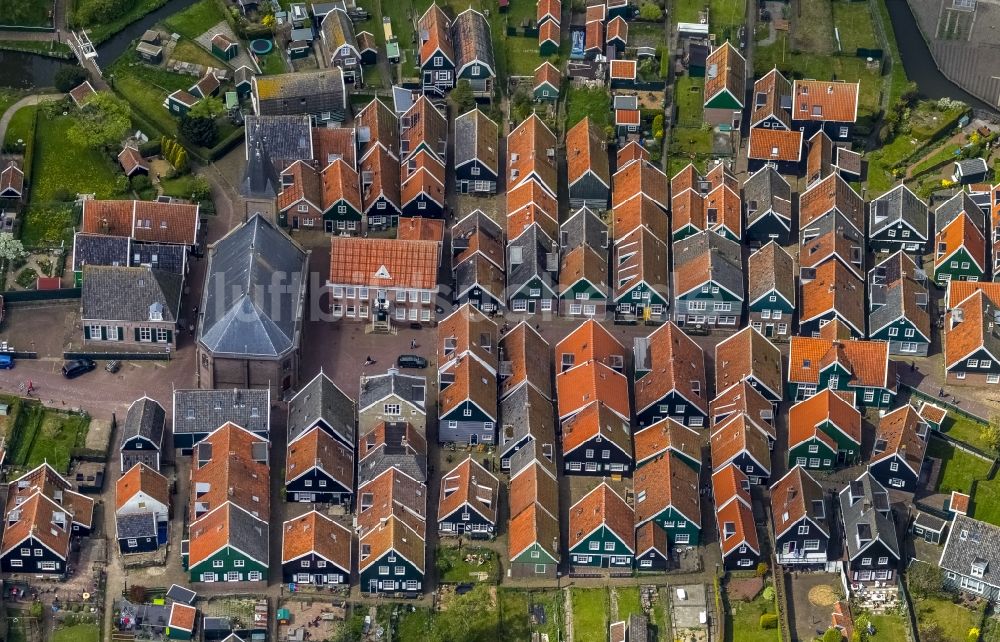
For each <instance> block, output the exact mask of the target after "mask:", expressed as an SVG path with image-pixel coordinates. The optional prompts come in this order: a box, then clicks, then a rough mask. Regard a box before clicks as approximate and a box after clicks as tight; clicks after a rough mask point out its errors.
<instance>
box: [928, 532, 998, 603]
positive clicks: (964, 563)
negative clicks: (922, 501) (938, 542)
mask: <svg viewBox="0 0 1000 642" xmlns="http://www.w3.org/2000/svg"><path fill="white" fill-rule="evenodd" d="M940 566H941V568H943V569H944V570H946V571H951V572H953V573H957V574H959V575H965V576H969V577H973V575H972V568H973V566H977V567H979V568H982V569H983V570H982V577H981V578H979V577H977V578H976V579H982V581H983V582H986V583H987V584H989V585H990V586H1000V527H998V526H994V525H993V524H988V523H986V522H981V521H979V520H978V519H972V518H971V517H966V516H965V515H958V516H956V517H955V521H954V522H952V525H951V531H950V532H949V533H948V540H947V541H946V542H945V544H944V550H943V551H942V552H941V562H940ZM984 566H985V568H983V567H984Z"/></svg>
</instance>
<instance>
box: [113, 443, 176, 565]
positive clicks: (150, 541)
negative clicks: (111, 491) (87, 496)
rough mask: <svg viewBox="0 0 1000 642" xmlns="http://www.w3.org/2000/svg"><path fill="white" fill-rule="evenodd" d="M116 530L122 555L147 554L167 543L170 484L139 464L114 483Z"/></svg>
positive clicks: (155, 472)
mask: <svg viewBox="0 0 1000 642" xmlns="http://www.w3.org/2000/svg"><path fill="white" fill-rule="evenodd" d="M115 531H116V539H117V540H118V550H119V552H121V554H122V555H128V554H133V553H148V552H151V551H155V550H156V549H157V548H159V547H160V545H162V544H166V543H167V538H168V536H169V533H170V483H169V482H168V481H167V478H166V477H164V476H163V475H161V474H160V473H159V472H157V471H156V470H155V469H153V468H150V467H149V466H147V465H146V464H143V463H138V464H135V465H134V466H132V468H130V469H129V470H128V471H126V472H124V473H122V476H121V477H119V478H118V481H117V482H115Z"/></svg>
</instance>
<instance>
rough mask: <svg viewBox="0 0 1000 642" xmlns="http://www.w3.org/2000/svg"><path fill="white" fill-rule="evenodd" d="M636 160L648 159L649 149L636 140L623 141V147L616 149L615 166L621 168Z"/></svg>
mask: <svg viewBox="0 0 1000 642" xmlns="http://www.w3.org/2000/svg"><path fill="white" fill-rule="evenodd" d="M636 160H641V161H648V160H649V150H647V149H646V148H645V147H643V146H642V145H640V144H639V143H638V142H637V141H634V140H630V141H629V142H627V143H625V146H624V147H622V148H620V149H619V150H618V158H617V163H616V164H615V167H617V168H618V169H621V168H623V167H625V166H626V165H628V164H629V163H631V162H632V161H636Z"/></svg>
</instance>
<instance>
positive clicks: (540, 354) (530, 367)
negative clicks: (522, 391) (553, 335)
mask: <svg viewBox="0 0 1000 642" xmlns="http://www.w3.org/2000/svg"><path fill="white" fill-rule="evenodd" d="M498 355H499V357H500V374H499V379H500V398H501V399H505V398H507V397H508V396H510V395H512V394H513V393H514V392H516V391H517V390H518V389H519V388H521V387H522V386H525V385H528V386H531V387H532V388H534V389H535V390H537V391H538V392H539V393H540V394H541V395H542V396H543V397H544V398H545V399H547V400H549V401H552V400H553V396H552V394H553V393H552V348H551V347H550V346H549V343H548V341H546V340H545V338H544V337H542V335H541V334H539V333H538V331H537V330H535V329H534V328H533V327H532V325H531V324H530V323H528V322H527V321H521V322H520V323H518V324H517V325H515V326H514V327H513V328H512V329H511V330H509V331H507V333H506V334H504V335H503V337H501V339H500V351H499V353H498Z"/></svg>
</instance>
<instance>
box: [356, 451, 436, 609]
mask: <svg viewBox="0 0 1000 642" xmlns="http://www.w3.org/2000/svg"><path fill="white" fill-rule="evenodd" d="M414 459H418V460H420V462H424V461H425V460H426V457H425V456H423V455H420V456H417V457H414ZM358 496H359V497H360V501H359V504H358V509H357V515H356V517H355V521H356V524H357V525H356V527H355V531H356V532H357V534H358V551H359V554H358V575H359V582H360V586H361V591H362V592H363V593H375V594H395V593H404V592H405V593H415V592H419V591H420V590H421V589H422V588H423V583H424V573H425V572H426V553H427V551H426V549H427V545H426V542H425V538H426V535H427V487H426V486H425V485H424V483H423V482H422V481H418V480H416V479H413V478H412V477H410V476H409V475H407V474H406V473H405V472H403V471H402V470H401V469H400V468H398V467H396V466H389V467H387V468H385V469H384V470H383V472H381V473H379V474H378V475H377V476H374V477H372V478H370V479H369V480H368V481H367V482H365V483H364V484H363V485H359V486H358Z"/></svg>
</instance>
